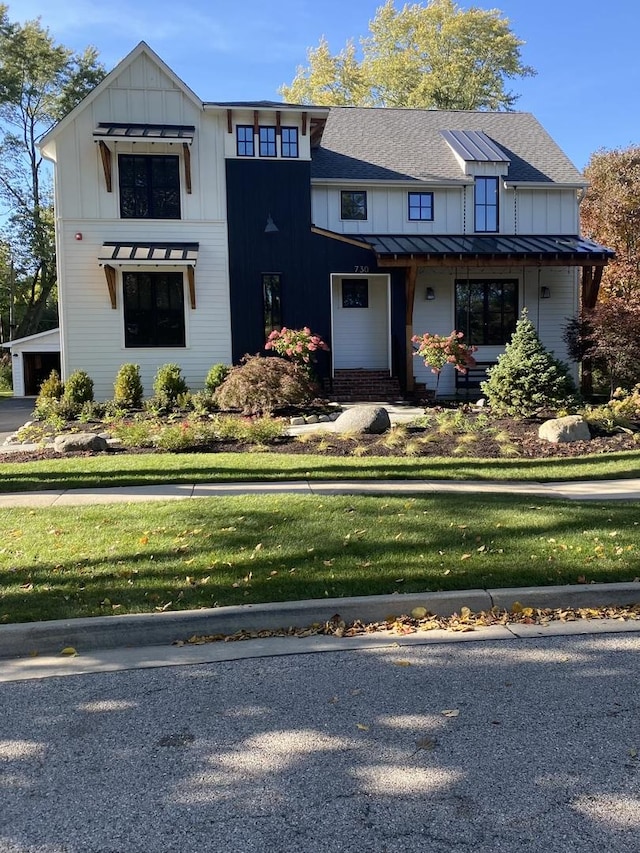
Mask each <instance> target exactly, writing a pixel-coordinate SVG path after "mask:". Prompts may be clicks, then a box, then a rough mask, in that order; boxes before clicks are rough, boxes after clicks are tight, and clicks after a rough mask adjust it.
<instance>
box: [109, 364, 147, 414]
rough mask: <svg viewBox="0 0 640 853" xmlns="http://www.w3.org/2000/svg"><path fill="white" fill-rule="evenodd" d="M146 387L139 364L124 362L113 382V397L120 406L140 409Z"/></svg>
mask: <svg viewBox="0 0 640 853" xmlns="http://www.w3.org/2000/svg"><path fill="white" fill-rule="evenodd" d="M143 396H144V388H143V387H142V380H141V379H140V365H139V364H122V365H120V369H119V370H118V373H117V374H116V380H115V382H114V383H113V399H114V402H115V403H117V405H119V406H124V407H125V408H127V409H139V408H140V407H141V406H142V398H143Z"/></svg>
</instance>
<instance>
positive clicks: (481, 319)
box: [456, 279, 518, 346]
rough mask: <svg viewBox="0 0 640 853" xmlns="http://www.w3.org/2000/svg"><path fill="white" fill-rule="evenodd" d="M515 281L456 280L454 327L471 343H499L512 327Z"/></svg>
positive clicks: (513, 322) (516, 289)
mask: <svg viewBox="0 0 640 853" xmlns="http://www.w3.org/2000/svg"><path fill="white" fill-rule="evenodd" d="M517 319H518V282H517V281H515V280H511V279H509V280H494V279H476V280H458V281H456V329H457V330H458V331H460V332H464V336H465V341H466V343H469V344H474V345H475V346H483V345H486V346H503V345H504V344H506V343H507V342H508V341H509V339H510V337H511V335H512V334H513V332H514V331H515V328H516V321H517Z"/></svg>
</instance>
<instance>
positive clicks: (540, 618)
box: [174, 601, 640, 665]
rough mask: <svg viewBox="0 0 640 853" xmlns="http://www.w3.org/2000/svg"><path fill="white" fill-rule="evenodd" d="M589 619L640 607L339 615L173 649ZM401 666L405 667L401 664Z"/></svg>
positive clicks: (204, 638) (636, 612)
mask: <svg viewBox="0 0 640 853" xmlns="http://www.w3.org/2000/svg"><path fill="white" fill-rule="evenodd" d="M581 619H584V620H589V619H617V620H618V621H621V622H626V621H632V620H638V619H640V604H633V605H627V606H620V607H615V606H608V607H577V608H571V607H568V608H556V609H541V608H536V607H523V606H522V604H520V603H519V602H517V601H516V602H515V603H514V604H513V606H512V608H511V610H503V609H500V608H497V607H493V608H492V609H491V610H482V611H479V612H478V613H474V612H473V611H471V610H470V609H469V608H468V607H462V608H460V613H454V614H452V615H451V616H435V615H433V614H431V613H429V612H428V611H426V610H425V608H424V607H417V608H415V609H414V610H413V611H412V615H404V616H389V617H388V618H387V619H385V620H382V621H380V622H361V621H359V620H356V621H355V622H349V623H347V622H345V621H344V620H343V619H341V617H340V615H339V614H336V615H335V616H333V617H332V618H331V619H329V620H328V621H326V622H322V623H320V622H316V623H314V624H313V625H307V626H303V627H297V626H292V627H286V628H265V629H262V630H253V631H249V630H241V631H235V632H234V633H231V634H204V635H198V634H195V635H194V636H192V637H190V638H189V639H188V640H186V641H185V640H175V641H174V645H177V646H184V645H202V644H204V643H215V642H225V643H229V642H236V641H239V640H255V639H264V638H266V637H298V638H301V637H311V636H315V635H324V636H332V637H358V636H362V635H363V634H376V633H380V632H383V631H384V632H388V633H390V634H399V635H406V634H416V633H419V632H421V631H433V630H436V629H439V630H442V631H452V632H467V631H475V630H476V629H477V628H489V627H492V626H494V625H500V626H507V625H510V624H519V625H541V626H544V625H549V624H550V623H551V622H576V621H578V620H581ZM398 665H404V663H400V662H398Z"/></svg>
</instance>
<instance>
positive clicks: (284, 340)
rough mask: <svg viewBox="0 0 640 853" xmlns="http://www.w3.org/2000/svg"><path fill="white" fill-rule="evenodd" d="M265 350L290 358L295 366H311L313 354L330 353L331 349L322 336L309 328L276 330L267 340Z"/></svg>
mask: <svg viewBox="0 0 640 853" xmlns="http://www.w3.org/2000/svg"><path fill="white" fill-rule="evenodd" d="M264 348H265V349H271V350H273V351H274V352H276V353H277V354H278V355H281V356H283V357H284V358H290V359H291V361H293V362H294V363H295V364H303V365H309V363H310V362H311V359H312V355H311V354H312V353H314V352H316V351H317V350H325V351H327V352H328V351H329V347H328V346H327V345H326V344H325V342H324V341H323V340H322V338H321V337H320V335H314V334H312V332H311V329H310V328H309V327H308V326H305V327H304V329H287V327H286V326H283V328H282V329H280V330H279V331H278V330H274V331H273V332H271V334H270V335H269V337H268V338H267V342H266V343H265V345H264Z"/></svg>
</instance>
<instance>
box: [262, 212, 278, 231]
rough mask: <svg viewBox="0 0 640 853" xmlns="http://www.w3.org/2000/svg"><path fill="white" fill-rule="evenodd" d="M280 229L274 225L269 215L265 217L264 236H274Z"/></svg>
mask: <svg viewBox="0 0 640 853" xmlns="http://www.w3.org/2000/svg"><path fill="white" fill-rule="evenodd" d="M279 230H280V229H279V228H278V226H277V225H276V223H275V222H274V221H273V219H272V218H271V214H269V215H268V216H267V224H266V225H265V229H264V233H265V234H275V233H276V232H277V231H279Z"/></svg>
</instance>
